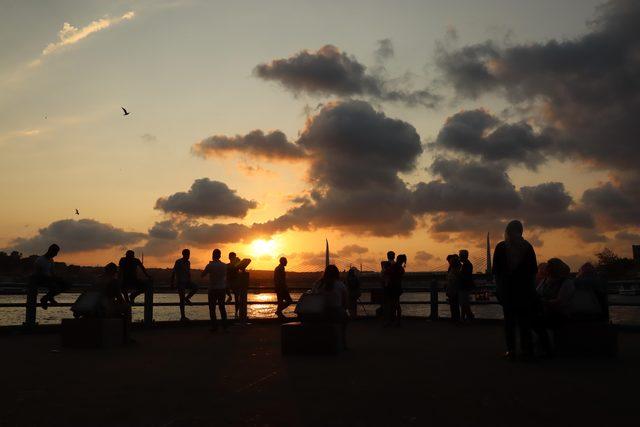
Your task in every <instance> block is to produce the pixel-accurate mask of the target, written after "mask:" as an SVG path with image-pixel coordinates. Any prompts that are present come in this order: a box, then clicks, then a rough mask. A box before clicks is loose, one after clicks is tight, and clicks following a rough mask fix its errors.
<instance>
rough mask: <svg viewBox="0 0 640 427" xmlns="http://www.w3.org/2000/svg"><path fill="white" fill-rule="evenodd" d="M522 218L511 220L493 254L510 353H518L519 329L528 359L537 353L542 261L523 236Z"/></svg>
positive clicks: (511, 355)
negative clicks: (537, 282) (535, 331)
mask: <svg viewBox="0 0 640 427" xmlns="http://www.w3.org/2000/svg"><path fill="white" fill-rule="evenodd" d="M522 233H523V227H522V223H521V222H520V221H511V222H510V223H509V224H508V225H507V227H506V229H505V232H504V241H502V242H500V243H498V245H497V246H496V248H495V251H494V253H493V275H494V277H495V280H496V290H497V296H498V301H499V302H500V304H502V309H503V312H504V326H505V338H506V344H507V353H506V356H507V357H508V358H509V359H514V358H515V355H516V329H519V331H520V346H521V348H522V352H523V355H524V356H525V358H530V357H532V356H533V342H532V336H531V326H532V320H533V316H534V314H535V310H536V305H537V295H536V289H535V279H536V272H537V271H538V262H537V261H536V253H535V251H534V250H533V246H531V244H530V243H529V242H527V241H526V240H525V239H524V238H523V237H522Z"/></svg>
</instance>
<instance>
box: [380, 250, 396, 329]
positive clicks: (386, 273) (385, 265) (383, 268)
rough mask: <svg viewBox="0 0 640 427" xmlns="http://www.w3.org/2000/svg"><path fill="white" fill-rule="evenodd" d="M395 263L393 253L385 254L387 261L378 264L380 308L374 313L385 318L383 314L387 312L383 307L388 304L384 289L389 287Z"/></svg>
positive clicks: (394, 254)
mask: <svg viewBox="0 0 640 427" xmlns="http://www.w3.org/2000/svg"><path fill="white" fill-rule="evenodd" d="M395 263H396V253H395V252H393V251H389V252H387V259H386V260H385V261H381V262H380V278H381V279H382V306H380V307H379V308H378V309H377V310H376V313H377V314H378V315H383V316H385V317H387V316H388V314H387V313H385V310H387V307H385V305H386V304H387V303H388V301H387V300H386V291H385V289H386V288H387V286H388V285H389V281H390V280H391V269H392V267H393V265H394V264H395Z"/></svg>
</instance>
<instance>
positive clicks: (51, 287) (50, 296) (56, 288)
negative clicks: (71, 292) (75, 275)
mask: <svg viewBox="0 0 640 427" xmlns="http://www.w3.org/2000/svg"><path fill="white" fill-rule="evenodd" d="M59 252H60V246H58V245H56V244H55V243H54V244H53V245H51V246H49V249H47V252H46V253H45V254H44V255H42V256H39V257H38V258H37V259H36V262H35V264H34V272H33V277H32V280H33V286H34V287H35V289H36V290H35V291H34V292H37V289H38V288H39V287H43V288H47V293H46V294H44V296H43V297H42V298H41V299H40V304H42V308H43V309H44V310H46V309H47V308H49V304H57V303H58V302H57V301H56V300H55V298H54V297H55V296H56V295H58V294H59V293H60V292H62V291H64V290H66V289H67V288H68V287H69V284H68V283H67V282H66V281H65V280H63V279H62V278H60V277H57V276H56V275H55V273H54V270H53V266H54V262H53V259H54V258H55V257H56V255H58V253H59Z"/></svg>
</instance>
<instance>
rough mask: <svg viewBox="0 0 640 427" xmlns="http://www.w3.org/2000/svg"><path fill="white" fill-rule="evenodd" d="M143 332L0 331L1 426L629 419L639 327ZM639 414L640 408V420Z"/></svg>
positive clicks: (639, 359)
mask: <svg viewBox="0 0 640 427" xmlns="http://www.w3.org/2000/svg"><path fill="white" fill-rule="evenodd" d="M134 333H135V338H136V339H137V340H138V344H136V345H134V346H132V347H128V348H119V349H112V350H69V349H63V348H61V347H60V345H59V339H58V336H57V335H56V334H40V335H4V336H0V349H1V352H0V361H1V366H2V374H1V376H0V378H2V380H1V381H2V387H0V425H2V426H48V425H56V426H263V427H264V426H273V427H278V426H298V425H300V426H383V425H384V426H405V425H406V426H427V425H429V426H438V427H441V426H510V427H513V426H542V425H546V426H550V425H563V426H591V425H593V426H605V425H606V426H630V425H634V423H635V422H637V420H638V419H639V418H640V417H639V414H638V409H637V407H638V398H639V396H640V395H639V393H638V389H639V388H640V334H638V333H621V335H620V356H619V357H618V358H616V359H582V360H575V359H555V360H551V361H544V362H538V363H531V364H525V363H510V362H507V361H504V360H502V359H501V358H500V352H501V349H502V338H501V329H500V326H499V325H498V324H490V323H489V324H487V323H485V324H478V325H473V326H462V327H456V326H453V325H450V324H448V323H446V322H438V323H430V322H427V321H424V320H409V321H407V322H406V323H405V326H404V327H403V328H401V329H384V328H382V327H381V325H380V324H379V323H378V322H377V321H375V320H363V321H359V322H355V323H353V324H351V325H350V328H349V333H350V336H349V341H350V344H351V350H349V351H347V352H345V353H343V354H340V355H337V356H329V357H308V356H307V357H302V356H296V357H287V358H283V357H282V356H281V354H280V347H279V346H280V334H279V327H278V326H277V325H276V324H275V323H271V324H269V323H266V324H264V323H263V324H255V325H252V326H251V327H233V328H231V331H230V332H229V333H226V334H224V333H219V334H210V333H209V332H208V330H207V328H206V327H205V326H204V325H193V326H190V327H186V328H181V327H178V326H176V327H160V328H157V329H153V330H136V331H134ZM634 420H635V421H634Z"/></svg>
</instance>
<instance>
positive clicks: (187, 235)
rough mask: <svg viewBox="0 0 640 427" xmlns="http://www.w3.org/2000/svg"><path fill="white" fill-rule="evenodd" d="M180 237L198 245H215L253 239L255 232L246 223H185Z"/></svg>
mask: <svg viewBox="0 0 640 427" xmlns="http://www.w3.org/2000/svg"><path fill="white" fill-rule="evenodd" d="M180 230H181V232H180V239H181V240H182V241H184V242H185V243H187V244H193V245H195V246H198V247H214V246H215V245H218V244H224V243H236V242H244V241H248V240H251V239H252V238H253V237H254V233H253V232H252V230H251V227H248V226H246V225H244V224H236V223H232V224H197V223H183V224H181V226H180Z"/></svg>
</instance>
